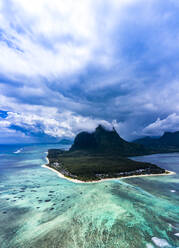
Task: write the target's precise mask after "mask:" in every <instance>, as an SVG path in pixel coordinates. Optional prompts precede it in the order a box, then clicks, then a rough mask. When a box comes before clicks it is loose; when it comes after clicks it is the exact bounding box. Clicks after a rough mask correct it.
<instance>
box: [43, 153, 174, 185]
mask: <svg viewBox="0 0 179 248" xmlns="http://www.w3.org/2000/svg"><path fill="white" fill-rule="evenodd" d="M46 160H47V163H49V160H48V157H46ZM42 167H43V168H46V169H49V170H51V171H53V172H55V173H56V174H57V175H58V176H59V177H61V178H63V179H66V180H69V181H71V182H73V183H100V182H105V181H110V180H120V179H123V178H133V177H150V176H152V177H153V176H170V175H175V174H176V173H175V172H173V171H167V170H166V173H162V174H145V175H133V176H123V177H114V178H104V179H100V180H96V181H95V180H94V181H80V180H78V179H73V178H69V177H66V176H64V175H63V174H62V173H60V172H59V171H57V170H55V169H53V168H51V167H49V166H48V165H47V164H44V165H42Z"/></svg>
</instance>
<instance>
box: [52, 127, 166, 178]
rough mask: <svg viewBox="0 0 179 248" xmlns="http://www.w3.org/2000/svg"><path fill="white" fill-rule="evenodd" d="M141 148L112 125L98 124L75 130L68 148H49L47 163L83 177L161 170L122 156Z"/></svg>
mask: <svg viewBox="0 0 179 248" xmlns="http://www.w3.org/2000/svg"><path fill="white" fill-rule="evenodd" d="M144 151H146V150H145V148H144V147H143V146H142V145H138V144H134V143H130V142H127V141H125V140H123V139H122V138H121V137H120V136H119V135H118V134H117V132H116V131H115V130H114V129H113V130H112V131H108V130H106V129H105V128H103V127H102V126H98V127H97V128H96V130H95V132H94V133H87V132H82V133H79V134H78V135H77V136H76V138H75V140H74V144H73V145H72V147H71V148H70V150H69V151H63V150H60V149H50V150H49V151H48V159H49V166H50V167H52V168H54V169H55V170H57V171H59V172H61V173H62V174H64V175H65V176H67V177H70V178H76V179H79V180H83V181H90V180H100V179H102V178H113V177H122V176H130V175H141V174H159V173H165V170H164V169H161V168H159V167H158V166H156V165H153V164H150V163H142V162H136V161H133V160H131V159H128V158H126V157H125V156H134V155H141V154H143V153H144Z"/></svg>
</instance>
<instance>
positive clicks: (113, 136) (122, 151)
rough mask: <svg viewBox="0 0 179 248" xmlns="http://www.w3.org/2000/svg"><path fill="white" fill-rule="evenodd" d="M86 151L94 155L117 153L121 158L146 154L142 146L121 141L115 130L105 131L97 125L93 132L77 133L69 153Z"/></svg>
mask: <svg viewBox="0 0 179 248" xmlns="http://www.w3.org/2000/svg"><path fill="white" fill-rule="evenodd" d="M78 150H83V151H88V152H93V153H94V152H95V153H110V154H112V153H117V154H119V155H122V156H133V155H140V154H144V153H146V151H145V148H144V147H143V146H142V145H139V144H134V143H131V142H127V141H125V140H124V139H122V138H121V137H120V136H119V134H118V133H117V132H116V130H115V129H114V128H113V130H106V129H105V128H104V127H103V126H101V125H99V126H98V127H97V128H96V130H95V132H93V133H88V132H81V133H79V134H78V135H77V136H76V138H75V140H74V144H73V145H72V147H71V149H70V151H78Z"/></svg>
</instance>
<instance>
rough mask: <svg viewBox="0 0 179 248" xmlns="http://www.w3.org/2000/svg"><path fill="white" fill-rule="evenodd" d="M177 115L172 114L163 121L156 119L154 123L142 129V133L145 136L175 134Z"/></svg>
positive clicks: (177, 125) (178, 124) (177, 122)
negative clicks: (165, 133)
mask: <svg viewBox="0 0 179 248" xmlns="http://www.w3.org/2000/svg"><path fill="white" fill-rule="evenodd" d="M178 127H179V115H177V114H176V113H173V114H171V115H169V116H167V118H165V119H162V120H161V119H160V118H158V119H157V120H156V121H155V122H154V123H151V124H150V125H148V126H147V127H145V128H144V130H143V133H144V134H146V135H156V136H158V135H162V134H163V133H164V132H166V131H170V132H175V131H178V130H179V128H178Z"/></svg>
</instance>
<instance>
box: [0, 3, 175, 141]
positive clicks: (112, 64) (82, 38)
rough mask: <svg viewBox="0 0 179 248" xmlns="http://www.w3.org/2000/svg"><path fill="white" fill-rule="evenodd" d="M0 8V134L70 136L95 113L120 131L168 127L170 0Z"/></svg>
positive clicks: (171, 101)
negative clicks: (1, 114) (0, 115)
mask: <svg viewBox="0 0 179 248" xmlns="http://www.w3.org/2000/svg"><path fill="white" fill-rule="evenodd" d="M7 5H8V7H9V10H8V8H7ZM66 6H68V8H66ZM48 7H49V8H48ZM0 8H1V15H2V18H1V19H2V20H1V26H0V30H1V32H0V34H1V36H0V37H1V40H0V53H1V54H0V55H1V57H0V75H1V80H0V92H1V99H0V108H1V109H2V110H4V111H10V112H11V114H10V115H9V116H6V118H5V119H4V118H2V119H1V124H2V125H1V126H2V128H1V129H2V131H1V133H2V134H3V132H4V130H6V132H7V133H8V131H9V132H10V133H11V130H12V129H14V130H18V132H19V133H20V135H22V136H23V134H24V135H27V133H28V136H35V133H37V134H38V135H37V136H38V137H39V139H40V135H39V133H41V134H42V136H43V135H48V136H49V137H50V136H51V137H58V138H59V137H64V136H67V137H71V136H74V135H75V133H76V132H78V131H79V130H82V129H86V130H91V129H93V128H94V127H95V125H97V124H98V123H101V122H102V123H105V125H108V126H109V125H110V124H112V125H115V127H116V129H117V130H118V131H119V132H120V134H121V135H122V136H123V137H125V138H127V139H134V138H136V137H138V136H141V135H146V134H149V133H151V134H153V135H159V134H161V133H162V132H164V131H165V130H167V131H169V130H176V129H177V127H178V116H179V103H178V99H179V87H178V84H179V62H178V61H179V20H178V14H179V4H178V2H177V1H175V0H173V1H172V0H170V1H168V2H164V1H162V0H160V1H149V2H147V3H146V2H144V1H142V0H136V1H130V0H129V1H116V0H113V1H107V0H106V1H99V2H98V3H95V1H94V2H93V1H86V2H85V3H84V2H82V1H80V0H79V1H77V3H76V5H75V6H74V4H73V3H72V2H71V1H69V0H68V1H67V3H64V4H62V3H61V5H60V3H59V2H58V1H56V2H55V5H54V6H52V5H49V3H48V1H45V3H44V2H43V1H39V3H38V5H36V4H35V1H32V3H31V5H30V6H29V5H28V2H26V1H20V0H14V1H8V2H5V1H2V3H1V5H0ZM71 8H72V9H73V13H72V12H70V10H71ZM71 13H72V14H71ZM79 16H80V17H81V22H79ZM14 17H16V18H14ZM44 17H46V18H44ZM12 23H13V25H12ZM13 125H14V126H13ZM13 127H14V128H13ZM18 127H19V129H18ZM23 128H24V129H23ZM31 128H32V129H33V132H32V133H29V132H28V129H31ZM13 135H14V133H12V136H13ZM21 138H22V137H21Z"/></svg>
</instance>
